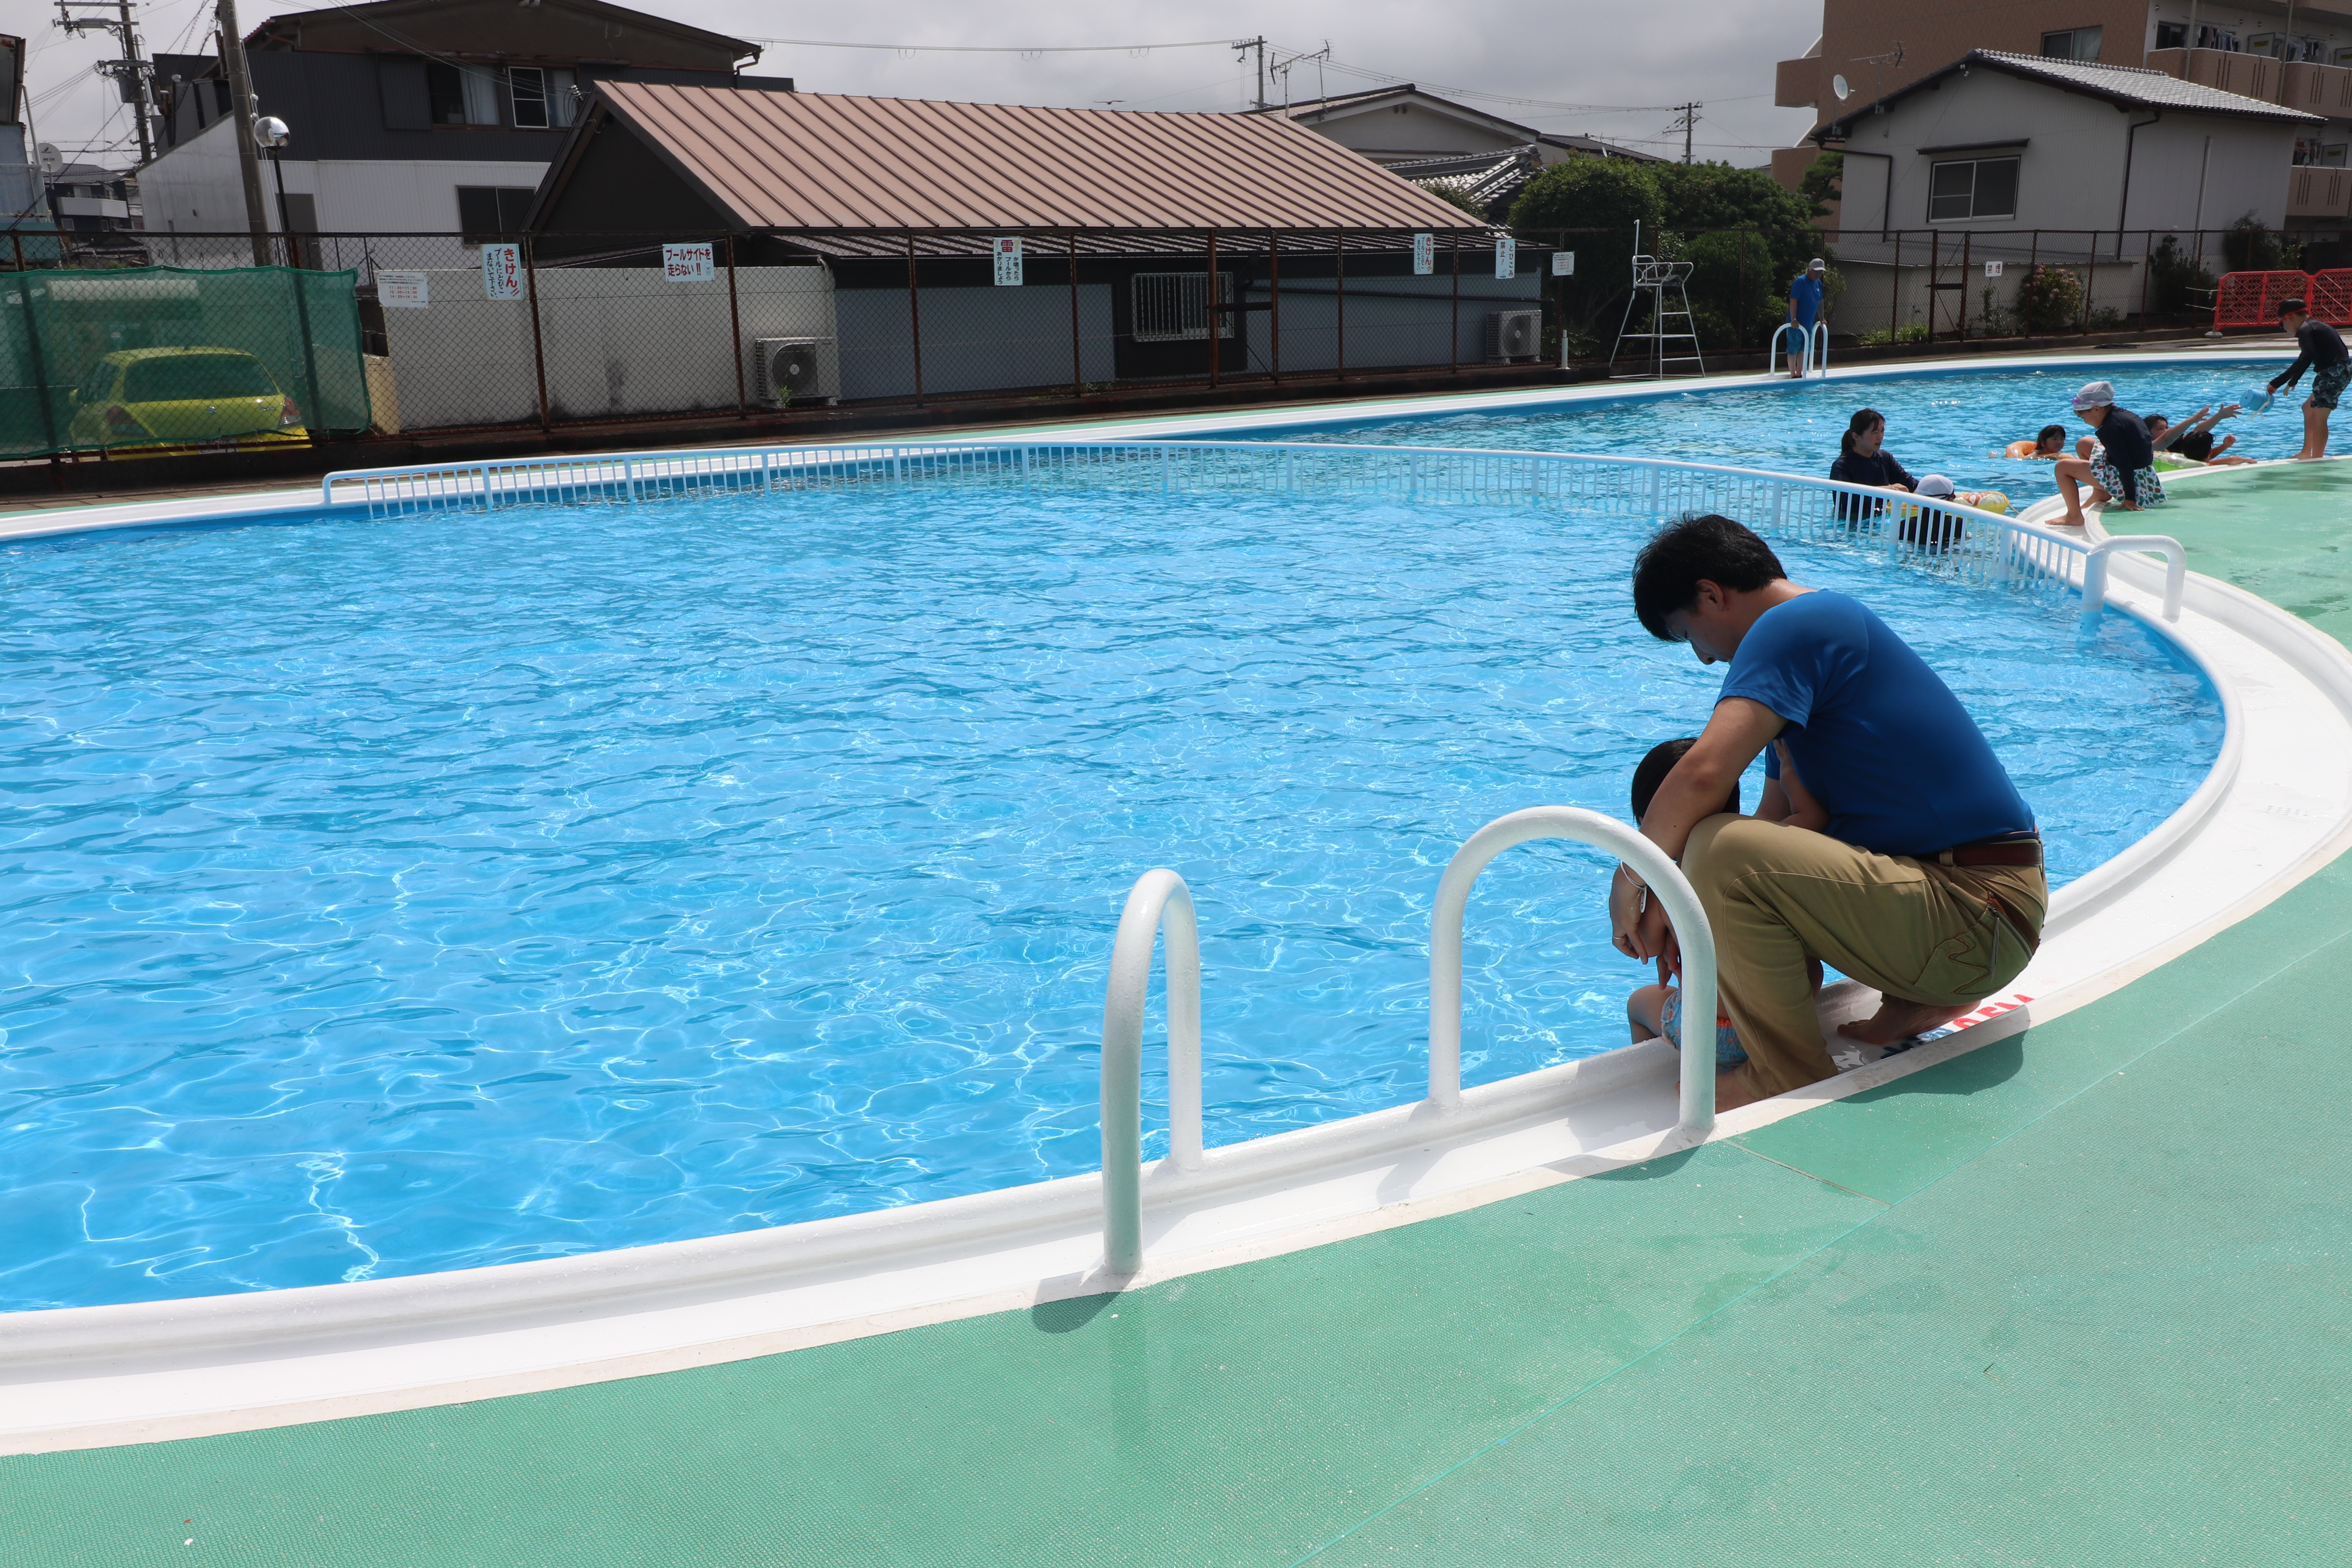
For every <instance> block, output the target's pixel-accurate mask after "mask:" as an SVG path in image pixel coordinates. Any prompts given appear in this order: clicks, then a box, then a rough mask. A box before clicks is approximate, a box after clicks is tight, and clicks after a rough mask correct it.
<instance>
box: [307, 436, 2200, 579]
mask: <svg viewBox="0 0 2352 1568" xmlns="http://www.w3.org/2000/svg"><path fill="white" fill-rule="evenodd" d="M942 481H948V482H970V483H999V484H1006V485H1016V484H1017V485H1023V486H1030V487H1037V486H1047V487H1050V486H1053V485H1055V484H1071V483H1076V484H1083V485H1087V486H1090V487H1102V486H1110V485H1118V484H1129V485H1136V486H1148V487H1150V488H1152V489H1160V490H1162V491H1167V492H1170V493H1177V492H1186V493H1202V492H1208V493H1225V492H1241V493H1247V494H1253V495H1264V494H1267V493H1297V494H1313V495H1316V496H1318V497H1325V498H1329V497H1337V496H1347V495H1394V496H1401V497H1405V498H1409V499H1411V500H1415V501H1418V502H1444V501H1447V500H1479V501H1486V502H1493V501H1497V500H1507V501H1512V502H1523V503H1528V504H1535V505H1544V504H1553V505H1558V504H1563V503H1580V504H1586V505H1591V506H1595V507H1599V508H1601V509H1602V510H1608V511H1612V512H1614V513H1620V514H1623V515H1627V516H1631V517H1639V518H1643V519H1647V520H1652V521H1654V520H1655V519H1657V518H1659V517H1662V516H1670V515H1673V514H1675V513H1677V512H1682V511H1691V510H1715V511H1722V512H1726V513H1727V514H1729V515H1732V516H1736V517H1738V518H1740V519H1741V520H1742V521H1746V522H1748V524H1749V525H1750V526H1752V527H1754V528H1755V529H1756V530H1757V531H1759V533H1762V534H1764V535H1766V536H1767V537H1768V538H1769V537H1773V536H1781V537H1794V538H1798V539H1802V540H1806V541H1810V542H1816V543H1823V544H1830V545H1832V546H1844V545H1856V544H1860V545H1876V546H1880V547H1884V548H1885V549H1886V550H1887V551H1888V552H1890V554H1891V555H1892V557H1893V558H1894V559H1895V563H1897V564H1902V565H1906V566H1911V567H1917V568H1921V569H1925V570H1927V571H1930V572H1933V573H1935V574H1939V575H1942V576H1945V577H1948V578H1953V579H1958V580H1961V581H1965V582H1968V583H1969V584H1973V585H1979V586H1994V585H2000V586H2006V587H2011V588H2019V587H2032V586H2034V585H2036V584H2049V585H2053V586H2063V587H2067V588H2072V587H2074V586H2075V585H2077V584H2079V583H2080V582H2081V581H2082V580H2083V576H2084V573H2085V572H2087V571H2088V566H2089V560H2090V557H2091V555H2092V553H2093V552H2094V551H2095V550H2096V549H2097V548H2098V547H2097V546H2095V545H2094V544H2092V543H2090V542H2088V541H2086V540H2084V539H2083V538H2082V537H2080V536H2079V535H2075V534H2068V533H2063V532H2061V531H2057V530H2055V529H2052V528H2048V527H2045V526H2042V525H2041V524H2038V523H2030V522H2025V521H2021V520H2019V519H2017V518H2012V517H2006V516H2001V515H1999V514H1996V513H1992V512H1987V511H1980V510H1977V509H1976V508H1974V507H1967V506H1962V505H1959V504H1958V503H1957V502H1953V501H1942V500H1925V499H1921V498H1918V497H1914V496H1907V495H1906V496H1897V495H1892V494H1890V493H1889V492H1887V491H1885V490H1883V489H1876V488H1874V487H1872V486H1869V485H1857V484H1849V483H1846V482H1844V481H1843V480H1838V479H1813V478H1811V477H1808V476H1804V475H1799V474H1780V473H1773V472H1770V471H1769V470H1766V469H1761V468H1735V467H1732V466H1730V465H1727V464H1719V463H1690V462H1682V461H1678V460H1675V459H1673V458H1631V457H1621V456H1617V455H1615V454H1608V455H1595V454H1588V453H1578V452H1526V451H1511V450H1507V449H1500V448H1475V447H1474V448H1464V447H1389V446H1365V445H1355V444H1343V443H1339V442H1320V441H1318V442H1278V441H1120V440H1102V441H1087V440H1070V441H1032V440H973V441H959V442H906V443H890V444H884V445H877V446H870V447H868V446H843V447H749V448H742V449H738V450H732V451H695V452H682V453H635V454H610V455H604V456H597V457H580V458H569V457H567V458H543V459H542V458H530V459H509V460H503V461H499V462H480V463H465V464H453V465H442V466H426V467H418V468H381V469H364V470H348V471H341V472H337V473H333V474H330V475H328V476H327V478H326V479H325V481H324V489H323V491H322V494H323V495H324V497H325V498H326V499H327V500H328V501H329V503H330V504H331V505H336V506H342V505H347V504H359V505H364V506H366V507H367V508H368V509H369V510H370V513H371V515H377V516H395V515H405V514H409V513H415V512H429V511H438V510H449V509H453V508H460V509H476V508H496V507H501V506H522V505H532V504H543V503H549V502H565V501H591V500H593V501H607V502H610V501H630V502H645V501H651V500H664V499H669V498H685V497H704V496H711V495H720V494H728V493H735V492H740V491H744V490H756V491H759V492H761V493H768V492H773V491H776V490H779V489H784V490H824V489H843V488H848V487H853V486H855V487H860V488H865V487H872V486H877V485H909V484H926V483H939V482H942ZM2132 547H2133V548H2160V549H2169V548H2177V545H2172V544H2171V543H2170V542H2163V543H2158V544H2155V545H2139V544H2136V545H2134V546H2132ZM2184 559H2185V557H2184ZM2092 585H2093V586H2094V587H2097V588H2099V589H2100V591H2101V594H2102V595H2104V585H2103V584H2100V583H2094V584H2092Z"/></svg>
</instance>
